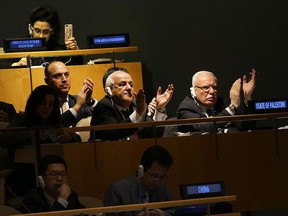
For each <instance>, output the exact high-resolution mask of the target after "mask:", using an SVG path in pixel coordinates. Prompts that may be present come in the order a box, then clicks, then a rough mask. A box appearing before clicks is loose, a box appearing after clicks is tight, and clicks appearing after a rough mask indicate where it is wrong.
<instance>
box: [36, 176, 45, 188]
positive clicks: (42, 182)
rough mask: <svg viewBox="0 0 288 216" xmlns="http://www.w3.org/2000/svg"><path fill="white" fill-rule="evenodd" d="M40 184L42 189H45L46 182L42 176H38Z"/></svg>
mask: <svg viewBox="0 0 288 216" xmlns="http://www.w3.org/2000/svg"><path fill="white" fill-rule="evenodd" d="M38 183H39V186H40V187H41V188H43V189H44V188H45V182H44V179H43V177H42V176H38Z"/></svg>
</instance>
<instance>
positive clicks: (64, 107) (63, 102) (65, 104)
mask: <svg viewBox="0 0 288 216" xmlns="http://www.w3.org/2000/svg"><path fill="white" fill-rule="evenodd" d="M60 105H61V111H62V113H65V112H66V111H67V110H68V109H69V108H68V101H67V100H66V99H61V100H60Z"/></svg>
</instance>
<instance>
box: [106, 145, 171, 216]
mask: <svg viewBox="0 0 288 216" xmlns="http://www.w3.org/2000/svg"><path fill="white" fill-rule="evenodd" d="M172 164H173V158H172V156H171V155H170V153H169V152H168V151H167V150H166V149H164V148H163V147H161V146H159V145H154V146H151V147H149V148H147V149H146V150H145V151H144V153H143V155H142V158H141V164H140V165H139V168H138V172H137V176H132V177H130V178H127V179H123V180H120V181H118V182H115V183H113V184H112V185H110V187H109V189H108V191H107V192H106V195H105V198H104V201H103V204H104V206H115V205H129V204H139V203H145V202H161V201H171V200H173V199H174V198H173V196H172V195H171V193H170V192H169V191H168V189H167V188H166V186H165V184H164V181H163V180H164V179H165V178H167V177H168V175H167V173H168V170H169V168H170V166H171V165H172ZM174 212H175V210H174V209H151V210H146V211H127V212H117V213H109V214H108V215H114V216H136V215H137V216H144V215H147V216H148V215H150V216H164V215H174Z"/></svg>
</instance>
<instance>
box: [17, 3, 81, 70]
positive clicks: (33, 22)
mask: <svg viewBox="0 0 288 216" xmlns="http://www.w3.org/2000/svg"><path fill="white" fill-rule="evenodd" d="M60 32H61V23H60V19H59V16H58V13H57V11H56V10H55V9H54V8H52V7H49V6H47V5H44V6H40V7H37V8H35V9H34V10H33V11H32V13H31V15H30V18H29V23H28V33H29V35H28V36H29V37H32V38H45V40H46V45H47V50H48V51H53V50H66V49H70V50H78V49H79V47H78V45H77V41H76V39H75V38H74V37H71V38H69V40H67V41H65V45H61V44H59V39H60V38H59V35H60ZM63 38H64V34H63ZM52 60H60V61H62V62H65V63H66V64H68V65H77V64H83V57H82V56H71V57H47V58H46V57H45V58H44V57H43V58H32V59H31V61H32V62H31V65H43V64H47V63H49V62H50V61H52ZM26 65H27V59H26V58H22V59H20V61H18V62H15V63H13V64H12V66H26Z"/></svg>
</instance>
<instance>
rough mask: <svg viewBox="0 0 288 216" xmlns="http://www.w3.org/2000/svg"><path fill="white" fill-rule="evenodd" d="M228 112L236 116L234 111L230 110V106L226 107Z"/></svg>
mask: <svg viewBox="0 0 288 216" xmlns="http://www.w3.org/2000/svg"><path fill="white" fill-rule="evenodd" d="M226 110H227V112H228V113H229V114H230V115H232V116H234V115H235V112H234V111H233V110H231V109H230V108H229V106H228V107H226Z"/></svg>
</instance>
